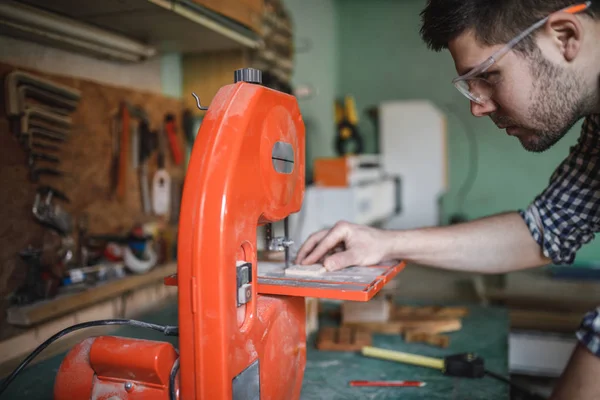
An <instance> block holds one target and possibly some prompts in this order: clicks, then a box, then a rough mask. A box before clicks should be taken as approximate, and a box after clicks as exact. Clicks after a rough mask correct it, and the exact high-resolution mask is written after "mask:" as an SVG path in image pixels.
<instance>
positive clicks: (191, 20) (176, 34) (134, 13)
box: [21, 0, 259, 53]
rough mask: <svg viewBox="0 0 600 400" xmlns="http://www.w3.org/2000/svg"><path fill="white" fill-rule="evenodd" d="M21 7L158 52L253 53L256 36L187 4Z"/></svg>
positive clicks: (111, 0)
mask: <svg viewBox="0 0 600 400" xmlns="http://www.w3.org/2000/svg"><path fill="white" fill-rule="evenodd" d="M21 2H22V3H25V4H27V5H30V6H33V7H37V8H40V9H43V10H46V11H49V12H53V13H56V14H60V15H63V16H67V17H70V18H73V19H76V20H78V21H81V22H85V23H89V24H91V25H95V26H97V27H100V28H103V29H106V30H108V31H112V32H115V33H120V34H123V35H125V36H128V37H130V38H132V39H137V40H139V41H141V42H143V43H146V44H148V45H151V46H155V47H156V48H157V50H158V51H159V52H162V53H164V52H181V53H199V52H205V51H218V50H232V49H241V48H256V47H258V45H259V36H258V34H256V33H255V32H253V31H252V30H250V29H248V28H246V27H245V26H243V25H241V24H238V23H236V22H234V21H233V20H231V19H228V18H226V17H224V16H222V15H220V14H218V13H215V12H214V11H211V10H210V9H208V8H206V7H203V6H202V5H200V4H196V3H194V2H192V1H190V0H177V1H172V0H126V1H123V0H105V1H96V2H87V1H80V0H55V1H51V2H49V1H47V0H21Z"/></svg>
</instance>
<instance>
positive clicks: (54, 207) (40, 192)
mask: <svg viewBox="0 0 600 400" xmlns="http://www.w3.org/2000/svg"><path fill="white" fill-rule="evenodd" d="M43 196H45V198H44V199H43V200H42V197H43ZM53 198H57V199H60V200H62V201H65V202H69V198H68V197H67V196H66V195H65V194H64V193H62V192H61V191H59V190H57V189H55V188H53V187H51V186H41V187H39V188H38V189H37V193H36V195H35V201H34V203H33V208H32V210H31V211H32V212H33V215H34V216H35V218H36V219H37V220H38V221H39V222H41V223H42V224H43V225H45V226H47V227H49V228H51V229H53V230H55V231H56V232H57V233H59V234H60V235H61V236H66V235H67V234H69V233H71V231H72V222H71V216H70V215H69V213H67V212H66V211H64V210H63V209H62V207H60V206H59V205H58V204H57V203H55V202H53V201H52V199H53Z"/></svg>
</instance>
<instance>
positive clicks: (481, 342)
mask: <svg viewBox="0 0 600 400" xmlns="http://www.w3.org/2000/svg"><path fill="white" fill-rule="evenodd" d="M335 306H336V305H335V304H334V305H331V304H327V307H335ZM328 315H329V314H327V313H324V314H323V315H322V316H321V317H320V321H319V323H320V324H321V325H331V324H333V320H332V319H331V318H330V317H329V316H328ZM137 319H139V320H143V321H146V322H153V323H157V324H176V322H177V304H176V303H169V304H167V305H165V306H164V307H162V308H161V309H159V310H156V311H155V312H152V313H151V314H148V315H144V316H141V317H140V318H137ZM462 323H463V328H462V329H461V330H460V331H458V332H454V333H449V334H448V335H449V336H450V338H451V341H450V346H449V347H448V348H446V349H440V348H436V347H432V346H429V345H426V344H418V343H404V340H403V339H402V337H401V336H399V335H398V336H396V335H374V337H373V344H372V345H373V346H374V347H381V348H387V349H393V350H397V351H404V352H409V353H415V354H421V355H425V356H431V357H440V358H441V357H443V356H445V355H448V354H455V353H461V352H475V353H477V354H478V355H480V356H481V357H483V358H484V360H485V365H486V368H488V369H489V370H491V371H493V372H496V373H498V374H502V375H504V376H508V330H509V319H508V313H507V311H506V310H504V309H500V308H490V307H478V306H469V315H468V316H466V317H464V318H463V320H462ZM107 332H110V334H114V335H119V336H126V337H137V338H142V339H149V340H163V341H168V342H171V343H173V344H174V345H176V344H177V338H175V337H165V336H163V335H162V334H160V333H158V332H154V331H149V330H145V329H139V328H133V327H121V328H118V329H116V330H113V331H109V329H108V328H107ZM314 341H315V335H314V334H313V335H311V336H310V337H309V339H308V346H307V364H306V370H305V374H304V383H303V389H302V397H301V399H302V400H313V399H315V400H316V399H327V400H338V399H339V400H342V399H346V400H347V399H371V400H375V399H376V400H383V399H398V398H402V399H403V400H406V399H428V400H437V399H470V400H477V399H494V400H501V399H509V393H510V390H509V387H508V385H506V384H505V383H502V382H499V381H497V380H495V379H492V378H489V377H485V378H482V379H467V378H451V377H447V376H444V375H442V374H441V373H440V372H439V371H437V370H433V369H428V368H424V367H418V366H411V365H405V364H399V363H395V362H391V361H385V360H379V359H375V358H367V357H364V356H362V355H360V354H358V353H350V352H334V351H331V352H329V351H327V352H325V351H319V350H316V349H315V347H314ZM42 354H43V353H42ZM64 356H65V354H59V355H57V356H54V357H51V358H48V359H46V360H43V361H41V362H40V363H37V364H35V365H32V366H31V367H29V368H27V369H26V370H25V371H23V372H22V373H21V374H20V375H19V377H17V379H15V381H14V382H13V383H12V384H11V386H10V387H9V389H8V390H7V392H6V393H5V396H4V397H3V398H6V399H13V400H17V399H36V400H52V389H53V384H54V378H55V375H56V372H57V370H58V368H59V366H60V363H61V362H62V359H63V357H64ZM353 379H361V380H386V379H394V380H422V381H424V382H426V386H425V387H423V388H360V387H349V386H348V381H350V380H353Z"/></svg>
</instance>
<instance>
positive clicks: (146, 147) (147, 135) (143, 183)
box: [138, 120, 158, 214]
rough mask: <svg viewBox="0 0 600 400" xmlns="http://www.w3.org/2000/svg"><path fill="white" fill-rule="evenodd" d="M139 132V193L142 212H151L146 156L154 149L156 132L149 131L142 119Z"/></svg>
mask: <svg viewBox="0 0 600 400" xmlns="http://www.w3.org/2000/svg"><path fill="white" fill-rule="evenodd" d="M139 134H140V152H139V157H140V159H139V171H138V172H139V181H140V195H141V198H142V209H143V210H144V214H150V213H151V212H152V203H151V198H150V185H149V183H148V158H149V157H150V155H151V154H152V153H153V152H154V151H155V150H156V148H157V147H158V145H157V140H158V138H157V136H158V135H157V133H156V132H155V131H150V127H149V126H148V121H145V120H142V121H141V122H140V126H139Z"/></svg>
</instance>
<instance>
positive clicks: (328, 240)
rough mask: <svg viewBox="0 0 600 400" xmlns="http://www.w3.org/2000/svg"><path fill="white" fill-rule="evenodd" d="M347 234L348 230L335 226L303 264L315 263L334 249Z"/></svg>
mask: <svg viewBox="0 0 600 400" xmlns="http://www.w3.org/2000/svg"><path fill="white" fill-rule="evenodd" d="M345 235H346V231H345V230H344V229H340V228H333V229H332V230H330V231H329V232H328V233H327V234H326V235H325V236H324V237H323V238H322V239H321V240H320V241H319V244H318V245H317V247H315V248H314V249H313V251H312V252H311V253H310V255H308V256H307V257H306V258H305V259H304V262H303V264H314V263H315V262H317V261H318V260H320V259H321V258H323V257H324V256H325V255H326V254H327V253H328V252H329V251H330V250H331V249H333V248H334V247H335V246H336V245H337V244H338V243H339V242H340V241H342V239H343V238H344V236H345Z"/></svg>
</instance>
